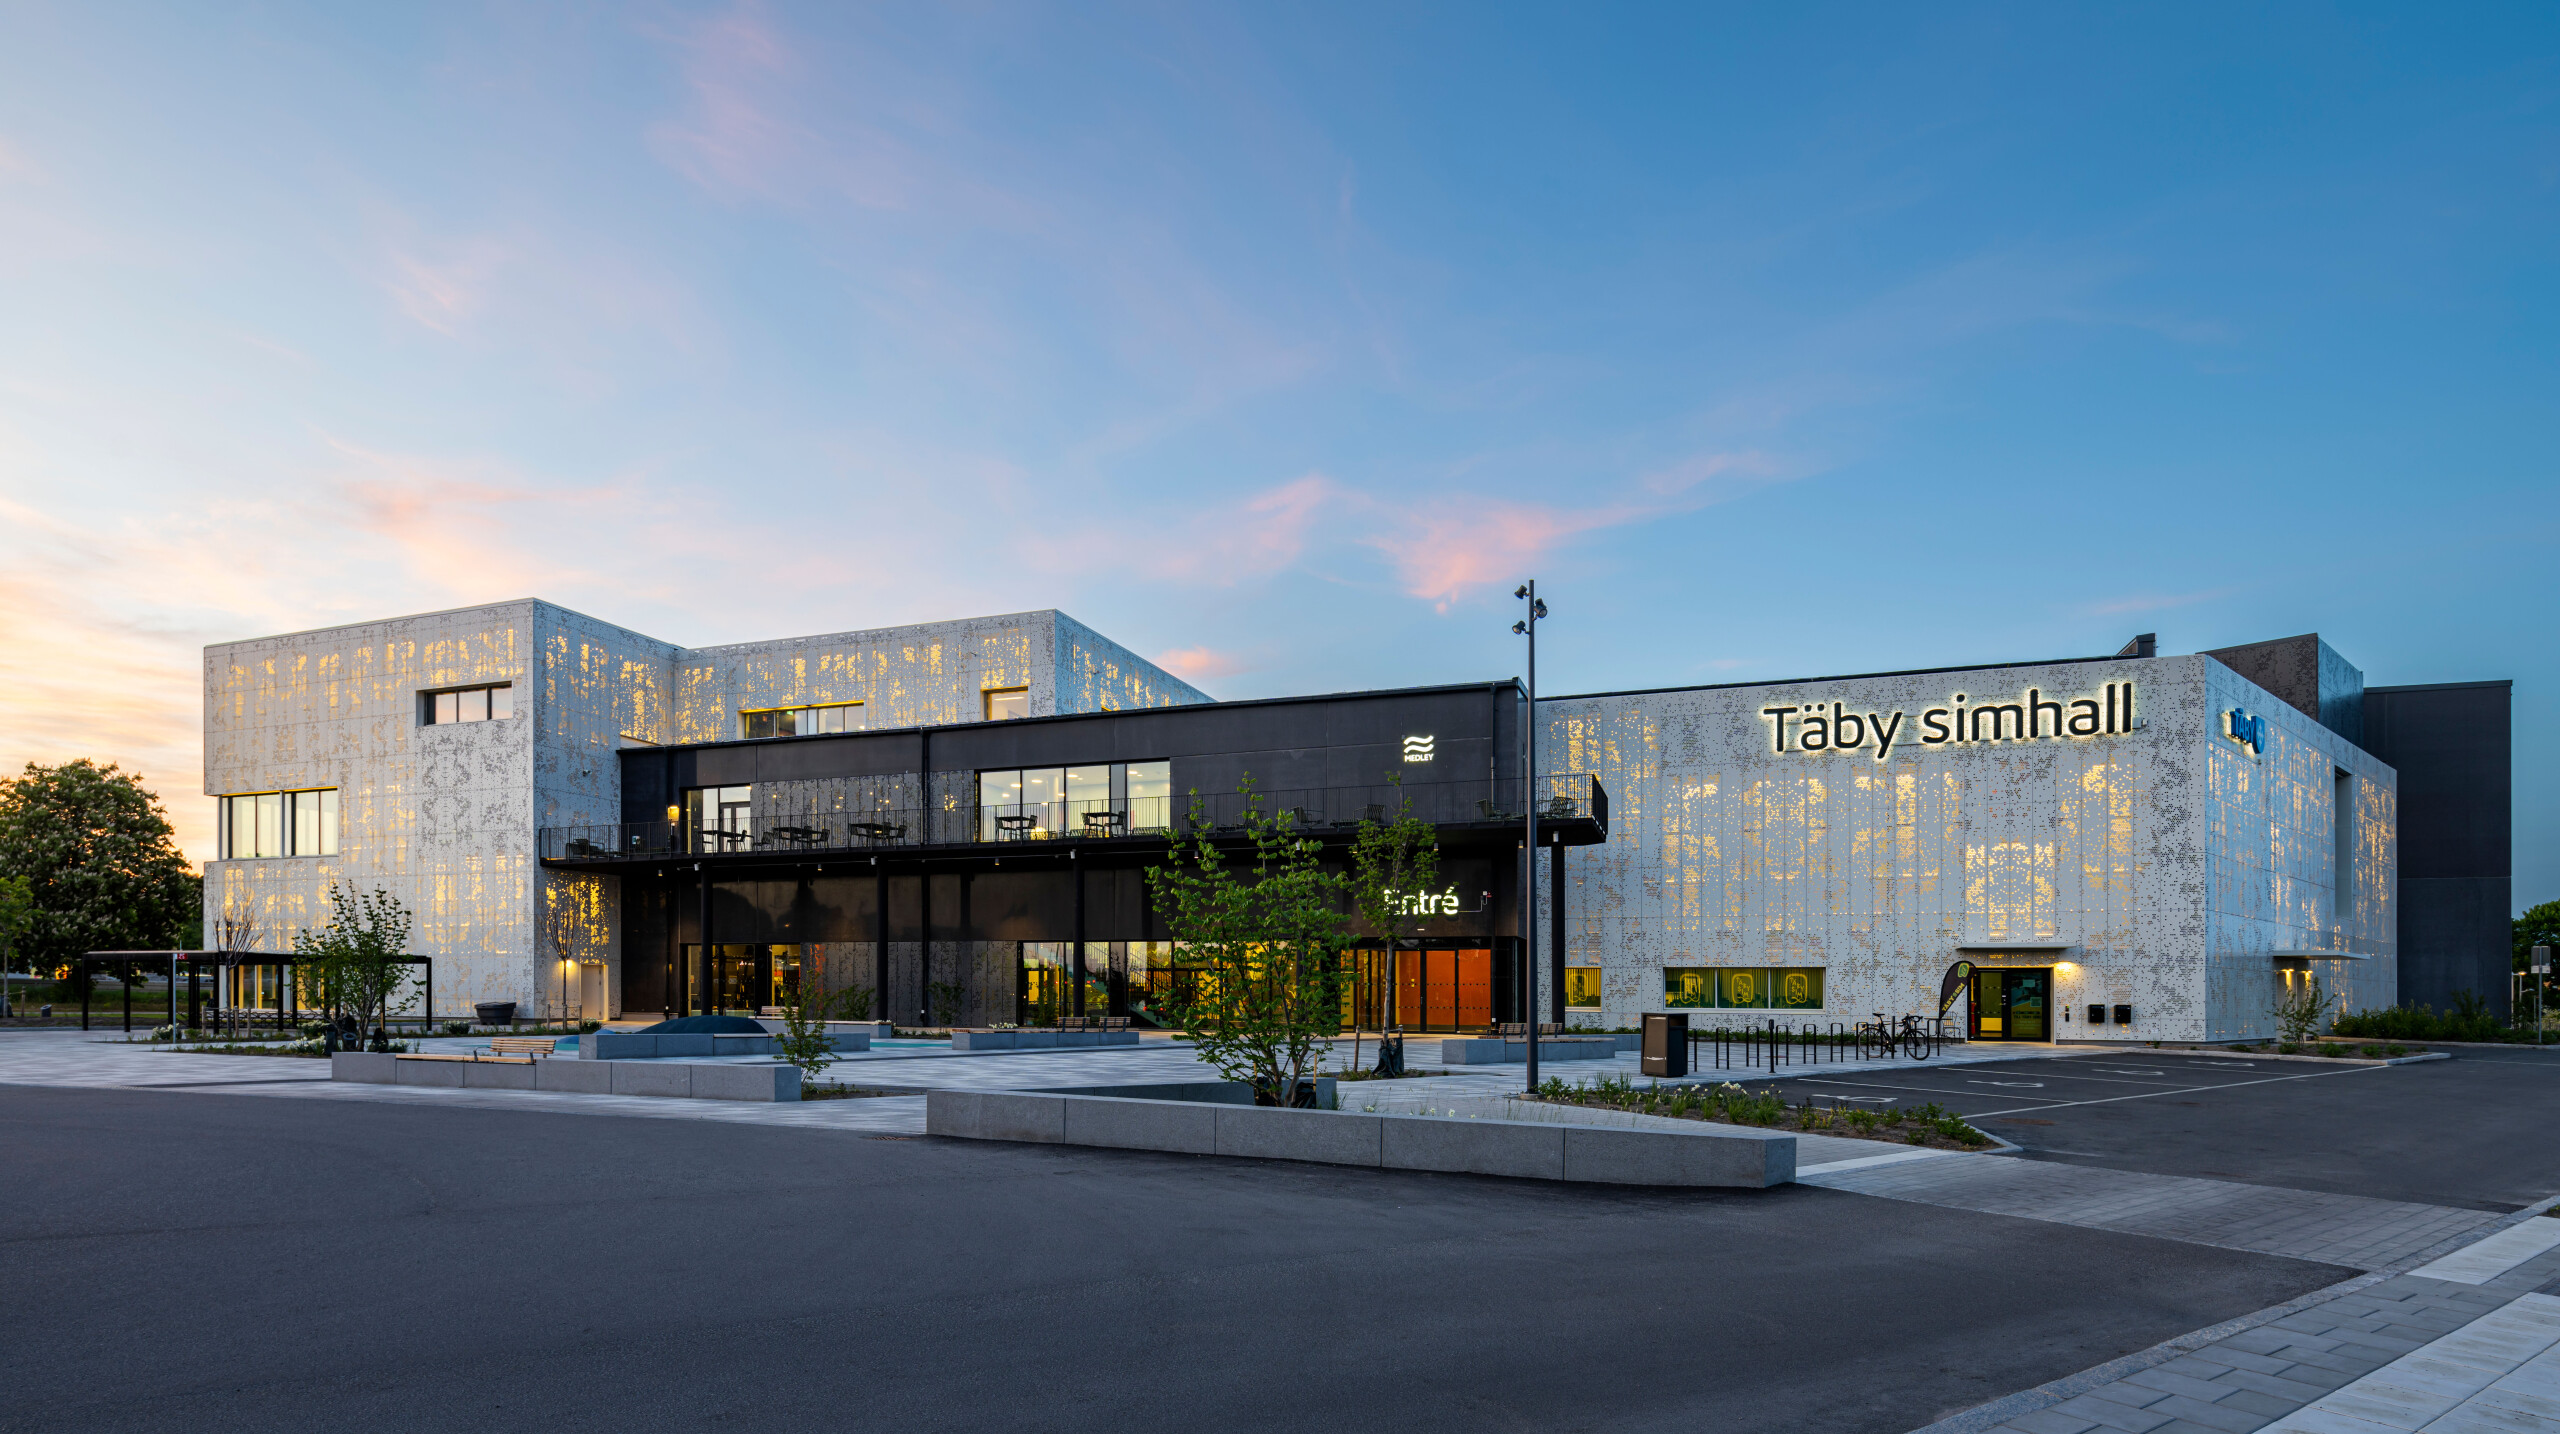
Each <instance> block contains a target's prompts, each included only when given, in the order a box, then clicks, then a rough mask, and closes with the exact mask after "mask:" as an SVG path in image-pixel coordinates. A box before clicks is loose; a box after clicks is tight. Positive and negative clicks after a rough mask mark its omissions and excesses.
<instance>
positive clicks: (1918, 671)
mask: <svg viewBox="0 0 2560 1434" xmlns="http://www.w3.org/2000/svg"><path fill="white" fill-rule="evenodd" d="M2154 660H2156V659H2153V658H2141V657H2132V656H2129V655H2125V654H2121V653H2113V652H2111V653H2108V654H2107V655H2106V656H2104V657H2051V658H2046V659H2045V660H2043V661H2041V662H1969V663H1966V664H1964V665H1962V666H1960V667H1906V668H1902V669H1899V670H1897V671H1893V672H1843V673H1837V674H1834V675H1832V676H1829V677H1777V678H1770V679H1768V680H1766V681H1761V682H1701V683H1696V684H1693V685H1690V686H1686V687H1630V688H1626V689H1624V690H1622V691H1617V692H1559V693H1557V694H1556V695H1554V696H1552V697H1540V698H1539V699H1538V700H1539V701H1540V702H1578V701H1583V700H1585V699H1588V698H1593V697H1654V696H1659V695H1661V694H1663V693H1667V692H1732V691H1736V690H1739V689H1741V688H1745V687H1807V686H1811V685H1812V684H1814V683H1816V682H1862V681H1865V680H1867V679H1869V678H1876V677H1927V676H1930V675H1931V674H1933V673H1939V672H2002V671H2006V670H2008V669H2010V668H2013V667H2068V666H2070V665H2071V664H2073V663H2079V662H2149V661H2154ZM2365 691H2367V692H2371V691H2373V689H2372V688H2370V687H2368V688H2366V689H2365Z"/></svg>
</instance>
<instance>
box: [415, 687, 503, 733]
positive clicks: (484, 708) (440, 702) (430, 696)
mask: <svg viewBox="0 0 2560 1434" xmlns="http://www.w3.org/2000/svg"><path fill="white" fill-rule="evenodd" d="M418 707H419V713H420V718H421V720H423V721H425V722H427V723H429V724H430V725H436V724H442V723H446V722H486V721H488V720H490V719H491V718H493V717H512V716H514V715H515V710H516V708H515V691H514V689H513V688H512V687H510V686H509V685H508V684H506V683H504V682H499V683H493V684H491V685H489V686H486V687H464V688H458V689H456V690H454V691H452V692H430V693H426V694H423V699H422V700H421V701H420V703H419V704H418Z"/></svg>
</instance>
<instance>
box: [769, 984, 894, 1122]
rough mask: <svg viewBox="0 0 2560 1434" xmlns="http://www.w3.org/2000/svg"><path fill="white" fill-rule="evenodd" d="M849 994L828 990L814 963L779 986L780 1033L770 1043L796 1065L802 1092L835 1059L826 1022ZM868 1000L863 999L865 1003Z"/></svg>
mask: <svg viewBox="0 0 2560 1434" xmlns="http://www.w3.org/2000/svg"><path fill="white" fill-rule="evenodd" d="M851 994H852V993H851V992H849V991H835V992H830V991H828V990H827V989H826V984H825V982H824V981H823V980H821V979H820V972H819V971H818V969H817V967H816V966H815V965H814V964H812V965H809V966H804V967H802V968H801V971H800V979H799V980H797V981H794V982H792V983H791V984H790V985H788V986H786V987H784V988H783V991H782V1005H781V1007H780V1010H781V1011H782V1033H781V1034H780V1035H778V1036H776V1037H774V1042H773V1043H774V1046H775V1048H776V1050H777V1052H778V1053H779V1054H780V1055H781V1057H782V1059H783V1061H784V1063H785V1064H788V1065H795V1066H798V1067H799V1068H800V1082H801V1090H802V1092H803V1093H804V1094H805V1093H806V1092H807V1091H808V1090H809V1089H810V1088H811V1087H812V1086H813V1085H814V1084H815V1083H816V1081H817V1079H818V1077H819V1076H820V1075H823V1074H825V1072H826V1069H827V1067H828V1066H830V1065H833V1064H834V1063H835V1059H836V1047H835V1041H834V1040H833V1038H831V1037H830V1036H828V1034H827V1022H829V1021H832V1020H835V1019H837V1015H836V1013H837V1012H838V1011H839V1010H841V1009H842V1008H843V1007H844V1006H845V1004H846V1002H845V998H846V997H847V996H849V995H851ZM869 994H870V993H869V992H865V993H864V995H866V996H868V995H869ZM869 1004H870V1003H869V1002H868V1001H865V1002H864V1005H865V1006H866V1007H868V1005H869Z"/></svg>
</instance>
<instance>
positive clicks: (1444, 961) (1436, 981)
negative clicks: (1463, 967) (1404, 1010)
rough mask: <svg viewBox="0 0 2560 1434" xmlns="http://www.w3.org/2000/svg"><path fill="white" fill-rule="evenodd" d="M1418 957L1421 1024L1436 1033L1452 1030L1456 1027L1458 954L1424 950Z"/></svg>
mask: <svg viewBox="0 0 2560 1434" xmlns="http://www.w3.org/2000/svg"><path fill="white" fill-rule="evenodd" d="M1422 955H1423V977H1422V1010H1423V1015H1424V1017H1425V1023H1426V1024H1428V1025H1429V1026H1431V1027H1433V1028H1434V1029H1437V1030H1443V1031H1447V1030H1455V1029H1456V1028H1457V1025H1458V969H1457V968H1458V953H1457V952H1455V951H1425V952H1423V953H1422Z"/></svg>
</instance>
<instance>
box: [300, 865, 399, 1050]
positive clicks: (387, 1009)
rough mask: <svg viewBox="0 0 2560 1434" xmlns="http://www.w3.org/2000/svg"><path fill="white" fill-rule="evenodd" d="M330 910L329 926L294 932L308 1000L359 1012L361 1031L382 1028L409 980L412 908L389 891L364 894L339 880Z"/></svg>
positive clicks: (323, 1007)
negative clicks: (410, 913) (359, 893)
mask: <svg viewBox="0 0 2560 1434" xmlns="http://www.w3.org/2000/svg"><path fill="white" fill-rule="evenodd" d="M329 909H330V917H329V924H328V925H326V926H323V927H321V928H320V929H319V930H318V931H312V930H309V929H308V928H306V929H304V930H301V931H297V932H295V933H294V934H293V959H294V968H293V974H294V979H295V981H296V982H298V983H299V984H300V986H301V988H302V1000H303V1004H305V1005H308V1006H311V1007H313V1008H315V1009H318V1010H323V1011H328V1012H331V1013H332V1014H339V1013H343V1014H345V1015H350V1016H353V1017H355V1018H356V1028H357V1029H358V1030H375V1029H378V1028H379V1027H380V1026H381V1023H382V1022H383V1021H384V1020H385V1019H386V1018H388V1017H389V1016H390V1014H391V1013H392V1011H394V1010H396V1009H398V1006H397V1005H395V999H396V998H398V996H399V991H400V987H401V985H402V984H403V983H404V982H406V981H407V980H408V979H409V963H408V960H407V957H408V954H409V925H410V918H409V909H408V908H407V907H405V906H403V905H401V904H400V899H399V898H398V897H396V896H393V895H392V894H391V893H389V892H387V891H371V892H367V893H366V894H364V895H363V896H358V895H356V891H355V888H354V887H352V886H346V885H342V884H339V883H335V882H332V883H331V884H330V886H329ZM402 1004H405V1002H402Z"/></svg>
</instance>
